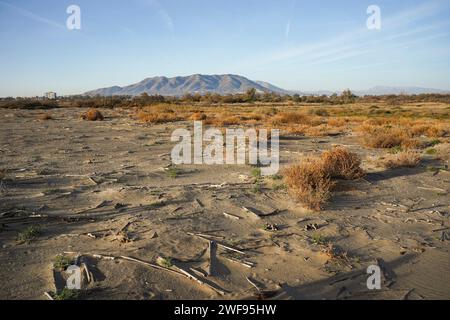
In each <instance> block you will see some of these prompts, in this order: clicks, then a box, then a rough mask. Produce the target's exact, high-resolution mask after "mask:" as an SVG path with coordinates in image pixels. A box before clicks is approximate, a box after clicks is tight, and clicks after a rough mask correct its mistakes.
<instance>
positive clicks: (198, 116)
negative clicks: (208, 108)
mask: <svg viewBox="0 0 450 320" xmlns="http://www.w3.org/2000/svg"><path fill="white" fill-rule="evenodd" d="M206 118H207V116H206V114H204V113H203V112H195V113H193V114H192V115H191V116H190V117H189V120H192V121H203V120H206Z"/></svg>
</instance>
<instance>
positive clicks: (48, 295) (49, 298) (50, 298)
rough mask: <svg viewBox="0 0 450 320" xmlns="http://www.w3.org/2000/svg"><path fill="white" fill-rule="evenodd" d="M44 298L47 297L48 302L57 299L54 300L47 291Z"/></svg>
mask: <svg viewBox="0 0 450 320" xmlns="http://www.w3.org/2000/svg"><path fill="white" fill-rule="evenodd" d="M44 296H46V297H47V299H48V300H55V299H53V297H52V295H51V294H50V293H48V292H47V291H46V292H44Z"/></svg>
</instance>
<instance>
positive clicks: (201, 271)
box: [189, 267, 208, 277]
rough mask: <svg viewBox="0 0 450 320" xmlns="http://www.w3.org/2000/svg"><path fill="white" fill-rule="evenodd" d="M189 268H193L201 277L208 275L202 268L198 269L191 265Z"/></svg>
mask: <svg viewBox="0 0 450 320" xmlns="http://www.w3.org/2000/svg"><path fill="white" fill-rule="evenodd" d="M189 270H191V271H192V272H193V273H195V274H196V275H198V276H200V277H207V276H208V275H207V274H206V273H205V272H203V270H200V269H196V268H193V267H191V268H189Z"/></svg>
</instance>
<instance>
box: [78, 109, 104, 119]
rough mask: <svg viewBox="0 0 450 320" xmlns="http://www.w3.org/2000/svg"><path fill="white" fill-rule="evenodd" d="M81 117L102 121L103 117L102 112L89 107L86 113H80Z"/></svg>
mask: <svg viewBox="0 0 450 320" xmlns="http://www.w3.org/2000/svg"><path fill="white" fill-rule="evenodd" d="M81 118H82V119H83V120H88V121H103V119H104V117H103V115H102V113H101V112H100V111H98V110H97V109H89V110H88V111H87V112H86V113H84V114H83V115H81Z"/></svg>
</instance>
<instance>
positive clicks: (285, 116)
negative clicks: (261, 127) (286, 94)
mask: <svg viewBox="0 0 450 320" xmlns="http://www.w3.org/2000/svg"><path fill="white" fill-rule="evenodd" d="M270 123H271V124H273V125H285V124H308V123H310V117H308V116H307V115H304V114H302V113H298V112H281V113H277V114H276V115H274V116H273V117H272V118H271V119H270Z"/></svg>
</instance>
